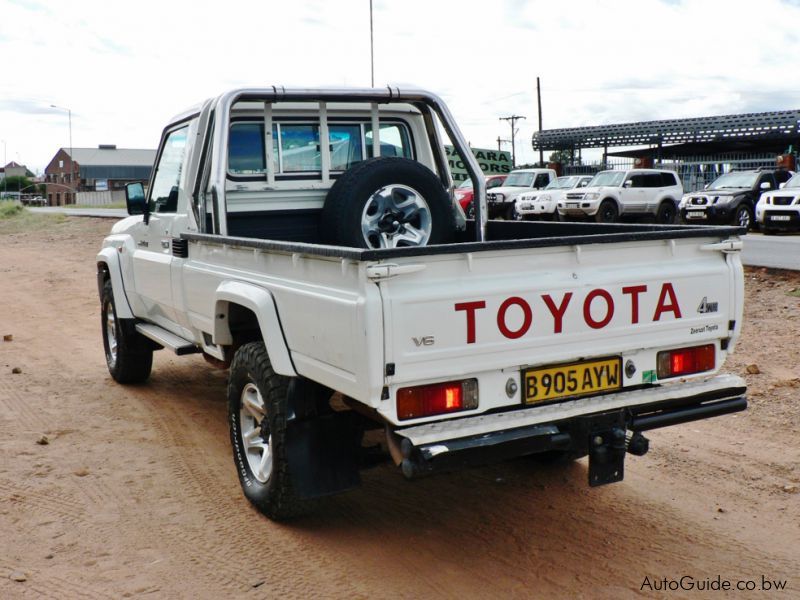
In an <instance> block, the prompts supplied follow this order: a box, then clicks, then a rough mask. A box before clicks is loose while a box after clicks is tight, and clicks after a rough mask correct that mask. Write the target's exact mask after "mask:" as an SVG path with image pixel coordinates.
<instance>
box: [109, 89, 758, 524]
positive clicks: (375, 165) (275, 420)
mask: <svg viewBox="0 0 800 600" xmlns="http://www.w3.org/2000/svg"><path fill="white" fill-rule="evenodd" d="M437 123H438V124H439V125H437ZM442 130H443V131H444V132H446V133H447V135H448V136H449V137H450V139H451V141H452V143H453V144H454V145H455V146H456V148H457V150H458V151H459V153H460V154H461V156H464V157H467V161H468V170H469V172H470V176H471V178H472V181H474V182H476V190H475V198H476V212H477V218H476V220H475V221H472V220H469V221H465V220H464V218H463V214H462V213H461V212H460V209H458V208H457V203H455V202H454V201H453V199H452V181H451V178H450V174H449V172H448V169H447V157H446V155H445V152H444V149H443V145H442V140H441V139H440V133H439V132H440V131H442ZM320 140H324V143H320ZM368 157H369V158H368ZM471 157H472V153H471V152H469V148H468V146H467V143H466V142H465V140H464V138H463V136H462V135H461V134H460V132H459V130H458V128H457V126H456V125H455V123H454V121H453V119H452V116H451V115H450V113H449V111H448V109H447V107H446V106H445V104H444V103H443V102H442V101H441V100H440V99H439V98H438V97H437V96H435V95H434V94H432V93H429V92H426V91H421V90H407V91H406V90H398V89H396V88H386V89H285V88H282V87H268V88H263V89H240V90H233V91H229V92H227V93H224V94H222V95H221V96H219V97H217V98H213V99H210V100H207V101H206V102H204V103H202V104H201V105H199V106H197V107H194V108H192V109H190V110H188V111H186V112H184V113H182V114H181V115H179V116H177V117H175V119H174V120H173V121H171V122H170V123H169V124H168V125H167V127H166V128H165V129H164V132H163V135H162V138H161V143H160V146H159V150H158V153H157V158H156V164H155V168H154V170H153V175H152V178H151V181H150V184H149V186H148V188H147V191H145V189H144V187H143V186H141V184H130V185H129V186H128V189H127V200H128V211H129V213H130V215H131V216H129V217H128V218H126V219H124V220H122V221H120V222H119V223H117V224H115V225H114V227H113V229H112V232H111V234H110V235H109V236H108V237H107V238H106V239H105V241H104V243H103V247H102V249H101V251H100V253H99V254H98V255H97V282H98V287H99V292H100V298H101V318H102V334H103V343H104V347H105V356H106V361H107V364H108V368H109V371H110V373H111V375H112V377H113V378H114V379H115V380H116V381H118V382H120V383H141V382H143V381H145V380H146V379H147V378H148V376H149V374H150V371H151V367H152V361H153V351H154V350H158V349H162V348H167V349H169V350H172V351H173V352H175V353H176V354H178V355H185V354H193V353H201V354H202V355H203V356H204V357H205V358H206V359H207V360H208V362H209V363H210V364H211V365H213V366H215V367H219V368H226V369H229V372H230V375H229V385H228V390H227V396H228V420H229V425H230V438H231V444H232V448H233V458H234V463H235V465H236V470H237V472H238V475H239V479H240V482H241V484H242V489H243V490H244V495H245V496H246V497H247V498H248V499H249V500H250V501H251V502H252V503H253V504H254V505H255V506H257V507H258V508H259V509H260V510H261V511H263V512H264V513H265V514H267V515H268V516H270V517H271V518H273V519H285V518H288V517H291V516H294V515H297V514H300V513H303V512H305V511H307V510H309V509H310V508H311V507H312V506H313V505H314V504H315V499H316V498H318V497H320V496H325V495H328V494H333V493H336V492H341V491H344V490H347V489H350V488H352V487H355V486H356V485H358V483H359V470H360V469H361V468H363V467H364V466H365V464H366V463H367V462H373V461H371V460H367V459H368V458H369V459H372V458H374V457H375V454H376V451H375V442H374V440H375V438H378V439H379V441H380V444H379V450H380V452H379V456H383V457H384V458H385V459H388V458H389V457H391V459H392V460H393V461H394V462H395V463H396V464H397V465H398V467H400V470H401V471H402V473H403V475H405V476H406V477H409V478H413V477H418V476H421V475H425V474H428V473H432V472H436V471H445V470H451V469H455V468H460V467H462V466H467V465H473V464H482V463H487V462H489V461H495V460H501V459H506V458H512V457H517V456H525V455H534V454H542V453H547V454H548V455H549V456H561V457H565V458H577V457H582V456H587V455H588V457H589V460H588V482H589V484H590V485H592V486H596V485H601V484H606V483H611V482H615V481H619V480H621V479H622V478H623V466H624V459H625V455H626V452H629V453H633V454H636V455H643V454H644V453H645V452H646V451H647V449H648V441H647V439H646V438H645V437H644V436H643V435H642V432H645V431H647V430H650V429H655V428H658V427H665V426H668V425H674V424H678V423H684V422H687V421H692V420H697V419H703V418H707V417H712V416H716V415H723V414H726V413H731V412H734V411H739V410H743V409H744V408H745V407H746V406H747V400H746V397H745V393H746V388H745V385H744V382H743V381H742V379H741V378H739V377H736V376H732V375H726V374H720V373H719V371H720V367H721V366H722V364H723V362H724V361H725V358H726V356H727V355H728V353H730V352H731V351H732V350H733V348H734V345H735V343H736V339H737V337H738V335H739V331H740V327H741V323H742V301H743V274H742V266H741V262H740V249H741V241H740V239H739V236H740V235H741V234H742V233H743V230H742V229H741V228H737V227H675V226H659V225H638V224H626V225H620V224H594V223H536V222H513V221H512V222H504V221H497V222H492V221H487V220H486V190H485V189H484V188H485V184H484V183H483V178H482V177H481V176H480V169H479V167H478V165H477V164H476V163H475V161H474V160H471ZM176 393H179V391H178V390H176ZM370 444H371V446H370Z"/></svg>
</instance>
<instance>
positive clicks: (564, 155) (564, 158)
mask: <svg viewBox="0 0 800 600" xmlns="http://www.w3.org/2000/svg"><path fill="white" fill-rule="evenodd" d="M549 160H550V162H558V163H561V164H562V165H571V164H573V161H574V160H575V152H574V151H573V150H556V151H555V152H553V153H552V154H551V155H550V159H549Z"/></svg>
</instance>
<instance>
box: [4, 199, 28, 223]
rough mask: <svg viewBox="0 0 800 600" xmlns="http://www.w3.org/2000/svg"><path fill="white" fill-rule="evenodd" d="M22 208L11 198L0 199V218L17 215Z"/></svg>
mask: <svg viewBox="0 0 800 600" xmlns="http://www.w3.org/2000/svg"><path fill="white" fill-rule="evenodd" d="M23 210H24V209H23V208H22V205H21V204H18V203H16V202H14V201H13V200H0V219H10V218H12V217H15V216H17V215H19V214H20V213H21V212H22V211H23Z"/></svg>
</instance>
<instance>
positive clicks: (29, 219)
mask: <svg viewBox="0 0 800 600" xmlns="http://www.w3.org/2000/svg"><path fill="white" fill-rule="evenodd" d="M65 220H66V217H65V216H64V215H48V214H39V213H32V212H31V211H29V210H27V209H26V208H24V207H23V206H21V205H20V204H19V203H17V202H13V201H7V200H3V201H0V235H3V234H8V233H23V232H25V231H34V230H37V229H46V228H47V227H51V226H53V225H58V224H60V223H63V222H64V221H65Z"/></svg>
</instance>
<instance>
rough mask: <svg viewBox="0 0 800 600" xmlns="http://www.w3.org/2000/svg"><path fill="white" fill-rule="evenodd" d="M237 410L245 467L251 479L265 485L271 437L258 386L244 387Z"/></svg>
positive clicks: (267, 478) (270, 473) (267, 474)
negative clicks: (251, 476)
mask: <svg viewBox="0 0 800 600" xmlns="http://www.w3.org/2000/svg"><path fill="white" fill-rule="evenodd" d="M239 406H240V408H239V431H240V435H241V438H242V446H243V447H244V455H245V458H246V459H247V465H248V466H249V467H250V472H251V473H252V474H253V477H255V478H256V479H258V481H260V482H261V483H266V482H267V481H268V480H269V477H270V475H272V435H271V434H270V431H269V419H267V408H266V406H265V404H264V398H263V397H262V396H261V392H260V391H259V389H258V386H257V385H256V384H254V383H248V384H247V385H245V386H244V389H243V390H242V395H241V402H240V405H239Z"/></svg>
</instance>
